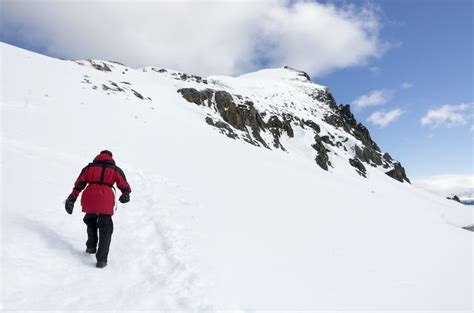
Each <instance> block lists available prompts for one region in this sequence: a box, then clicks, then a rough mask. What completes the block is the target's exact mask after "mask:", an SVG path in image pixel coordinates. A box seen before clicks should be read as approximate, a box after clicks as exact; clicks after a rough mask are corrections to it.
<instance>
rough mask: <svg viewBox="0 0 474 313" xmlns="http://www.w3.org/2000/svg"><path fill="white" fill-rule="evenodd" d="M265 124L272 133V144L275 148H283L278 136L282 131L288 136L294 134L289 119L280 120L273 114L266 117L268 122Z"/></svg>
mask: <svg viewBox="0 0 474 313" xmlns="http://www.w3.org/2000/svg"><path fill="white" fill-rule="evenodd" d="M285 117H286V116H285ZM265 126H266V128H268V129H269V130H270V132H271V133H272V135H273V139H274V140H273V146H274V147H275V148H281V149H283V150H285V148H284V147H283V145H282V144H281V142H280V137H281V135H282V134H283V132H286V133H287V135H288V137H293V136H294V132H293V128H292V127H291V122H290V121H289V120H284V121H280V119H279V118H278V116H276V115H273V116H271V117H270V118H269V119H268V122H267V123H266V125H265Z"/></svg>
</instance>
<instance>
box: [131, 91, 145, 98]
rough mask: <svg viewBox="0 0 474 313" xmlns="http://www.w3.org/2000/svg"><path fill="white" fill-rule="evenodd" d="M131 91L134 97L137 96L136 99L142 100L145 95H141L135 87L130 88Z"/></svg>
mask: <svg viewBox="0 0 474 313" xmlns="http://www.w3.org/2000/svg"><path fill="white" fill-rule="evenodd" d="M132 91H133V94H134V95H135V97H137V98H138V99H141V100H144V99H145V97H143V96H142V94H141V93H139V92H138V91H136V90H135V89H132Z"/></svg>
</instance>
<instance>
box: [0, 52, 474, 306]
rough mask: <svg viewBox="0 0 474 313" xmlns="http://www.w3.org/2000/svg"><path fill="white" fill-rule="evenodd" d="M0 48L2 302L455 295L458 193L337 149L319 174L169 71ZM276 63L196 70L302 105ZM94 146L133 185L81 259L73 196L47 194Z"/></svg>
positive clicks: (299, 135)
mask: <svg viewBox="0 0 474 313" xmlns="http://www.w3.org/2000/svg"><path fill="white" fill-rule="evenodd" d="M1 53H2V84H1V85H2V91H1V108H2V109H1V112H2V135H1V138H2V160H1V170H2V181H1V184H2V188H1V192H2V208H1V225H2V226H1V229H2V231H1V235H2V237H1V242H2V250H1V253H2V255H1V261H2V269H1V281H2V289H3V290H2V292H3V293H2V300H1V307H0V309H1V310H3V311H8V310H26V311H28V310H47V311H52V310H73V309H74V310H77V309H81V310H89V311H92V310H95V311H99V310H100V311H102V310H167V311H171V310H179V311H192V312H199V311H219V310H239V311H248V310H279V311H296V310H399V311H405V310H411V311H418V310H425V311H427V310H445V311H455V310H456V311H466V312H470V311H471V310H472V301H473V288H472V281H473V270H472V264H473V262H472V261H473V260H472V257H473V256H472V251H473V240H472V239H473V233H472V232H469V231H467V230H464V229H462V227H463V226H467V225H469V224H474V222H473V217H472V208H470V207H469V206H463V205H461V204H458V203H455V202H454V201H448V200H445V199H442V198H440V197H437V196H434V195H431V194H429V193H428V192H425V191H423V190H421V189H418V188H416V187H413V186H411V185H409V184H406V183H405V184H402V183H399V182H397V181H395V180H393V179H391V178H389V177H388V176H386V175H385V174H384V173H383V172H382V171H380V170H379V169H376V168H372V167H370V166H368V169H367V170H368V178H367V179H364V178H361V177H360V176H359V175H358V174H357V173H356V172H355V171H354V170H353V168H351V167H350V166H348V165H347V156H344V155H338V156H333V157H332V160H331V162H332V163H333V164H334V169H333V170H332V171H331V172H325V171H323V170H321V169H320V168H319V167H318V166H317V165H316V164H315V162H314V151H311V150H310V149H308V143H309V141H310V140H311V138H310V137H309V135H308V133H307V132H304V131H303V130H301V129H297V128H295V138H291V139H290V138H283V139H282V141H283V143H284V144H285V145H286V147H288V151H289V152H288V153H287V152H283V151H280V150H268V149H264V148H259V147H255V146H252V145H250V144H247V143H245V142H243V141H239V140H231V139H229V138H227V137H225V136H223V135H222V134H219V133H218V132H217V131H216V130H215V129H214V128H212V127H210V126H209V125H207V124H206V123H205V122H204V118H205V117H206V115H207V114H209V112H208V111H206V109H205V108H203V107H198V106H196V105H194V104H191V103H188V102H186V101H185V100H184V99H183V98H182V97H181V95H180V94H179V93H177V92H176V90H177V89H179V88H183V87H190V86H191V87H195V88H198V87H199V88H200V89H201V88H205V86H202V84H199V83H197V82H191V81H190V82H186V81H181V80H177V79H174V78H173V77H172V76H171V74H170V73H171V71H170V72H167V73H158V72H156V71H153V70H150V69H132V68H126V67H125V66H122V65H118V64H114V63H107V64H108V65H110V66H111V68H112V71H111V72H102V71H98V70H96V69H94V68H93V67H92V66H90V65H88V63H87V62H86V61H83V62H81V63H82V64H83V65H80V64H78V63H76V62H73V61H63V60H57V59H53V58H48V57H45V56H41V55H37V54H34V53H31V52H28V51H25V50H21V49H18V48H15V47H12V46H9V45H6V44H2V45H1ZM97 62H102V61H97ZM125 69H126V71H125ZM285 71H287V70H285V69H279V70H267V71H264V72H263V73H259V72H257V73H251V74H248V75H244V76H241V77H237V78H235V77H234V78H233V77H222V76H215V77H209V78H208V79H209V81H214V83H211V84H212V86H217V85H221V86H226V87H225V88H228V90H232V89H234V90H238V94H242V95H243V96H249V97H250V96H252V98H255V99H257V100H258V101H256V103H255V106H256V107H257V108H258V109H261V110H267V111H275V112H277V111H278V112H285V111H291V112H293V113H294V112H299V113H300V114H301V115H304V114H309V113H307V112H308V111H306V110H304V108H307V109H308V110H309V109H310V107H309V106H310V105H311V103H310V102H309V101H307V100H306V98H307V92H308V90H310V89H312V88H316V89H318V88H324V87H322V86H319V85H317V84H314V83H311V82H304V81H299V80H292V79H290V78H291V77H292V75H294V72H288V73H287V74H285V73H286V72H285ZM123 73H124V74H123ZM282 73H283V74H282ZM84 75H87V77H88V79H89V81H90V82H91V83H86V82H83V81H84V78H85V76H84ZM282 75H283V76H282ZM285 75H286V76H285ZM286 78H288V79H286ZM110 81H113V82H115V83H117V84H118V86H120V87H121V88H122V87H123V88H124V90H125V92H118V91H113V90H112V91H111V90H103V88H102V87H101V84H106V85H108V86H111V83H110ZM121 82H127V83H129V84H126V83H121ZM93 85H95V86H98V88H97V89H92V86H93ZM212 86H211V87H212ZM126 88H128V89H126ZM132 89H134V90H135V91H137V92H139V93H140V94H142V95H143V96H145V98H147V97H149V98H151V100H147V99H145V100H141V99H139V98H138V97H136V96H134V94H133V92H132ZM274 94H280V96H278V97H273V98H271V95H274ZM269 99H270V100H269ZM288 99H294V100H293V102H294V105H290V104H291V103H289V101H288ZM285 102H286V104H287V105H286V106H285ZM313 103H314V102H313ZM311 109H313V111H312V113H311V114H313V113H314V114H315V115H316V116H317V115H318V114H320V110H319V109H320V108H317V107H316V108H315V107H314V104H313V107H312V108H311ZM313 116H314V115H313ZM322 126H323V128H328V129H329V126H328V125H327V124H322ZM323 131H324V130H323ZM335 131H336V130H334V129H331V132H335ZM351 140H355V139H351ZM102 149H109V150H111V151H113V153H114V157H115V159H116V161H117V163H118V165H119V166H120V167H121V168H122V169H123V170H124V171H125V173H126V175H127V178H128V180H129V182H130V184H131V186H132V189H133V192H132V194H131V202H130V203H129V204H126V205H122V204H120V205H119V207H118V210H117V212H116V214H115V215H114V218H113V219H114V224H115V228H114V234H113V237H112V245H111V252H110V255H109V265H108V267H106V268H105V269H103V270H98V269H96V268H95V267H94V264H95V259H94V257H93V256H90V255H87V254H85V253H84V249H85V240H86V233H85V225H84V224H83V223H82V220H81V219H82V216H83V214H82V213H81V212H80V205H79V201H78V202H77V203H76V207H75V211H74V213H73V215H72V216H69V215H67V214H66V212H65V211H64V208H63V206H64V205H63V201H64V199H65V198H66V197H67V195H68V194H69V192H70V191H71V189H72V184H73V182H74V180H75V178H76V177H77V175H78V174H79V172H80V170H81V169H82V167H83V166H85V165H86V164H87V163H88V162H90V161H91V159H92V158H93V157H94V156H95V155H96V154H97V152H99V151H100V150H102Z"/></svg>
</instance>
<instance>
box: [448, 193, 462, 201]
mask: <svg viewBox="0 0 474 313" xmlns="http://www.w3.org/2000/svg"><path fill="white" fill-rule="evenodd" d="M446 199H449V200H453V201H456V202H459V203H462V202H461V199H459V197H458V196H457V195H454V196H453V197H446Z"/></svg>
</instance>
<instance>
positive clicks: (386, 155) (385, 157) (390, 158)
mask: <svg viewBox="0 0 474 313" xmlns="http://www.w3.org/2000/svg"><path fill="white" fill-rule="evenodd" d="M383 159H384V160H385V161H387V162H388V163H392V162H393V159H392V157H391V156H390V154H388V152H385V153H384V155H383Z"/></svg>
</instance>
